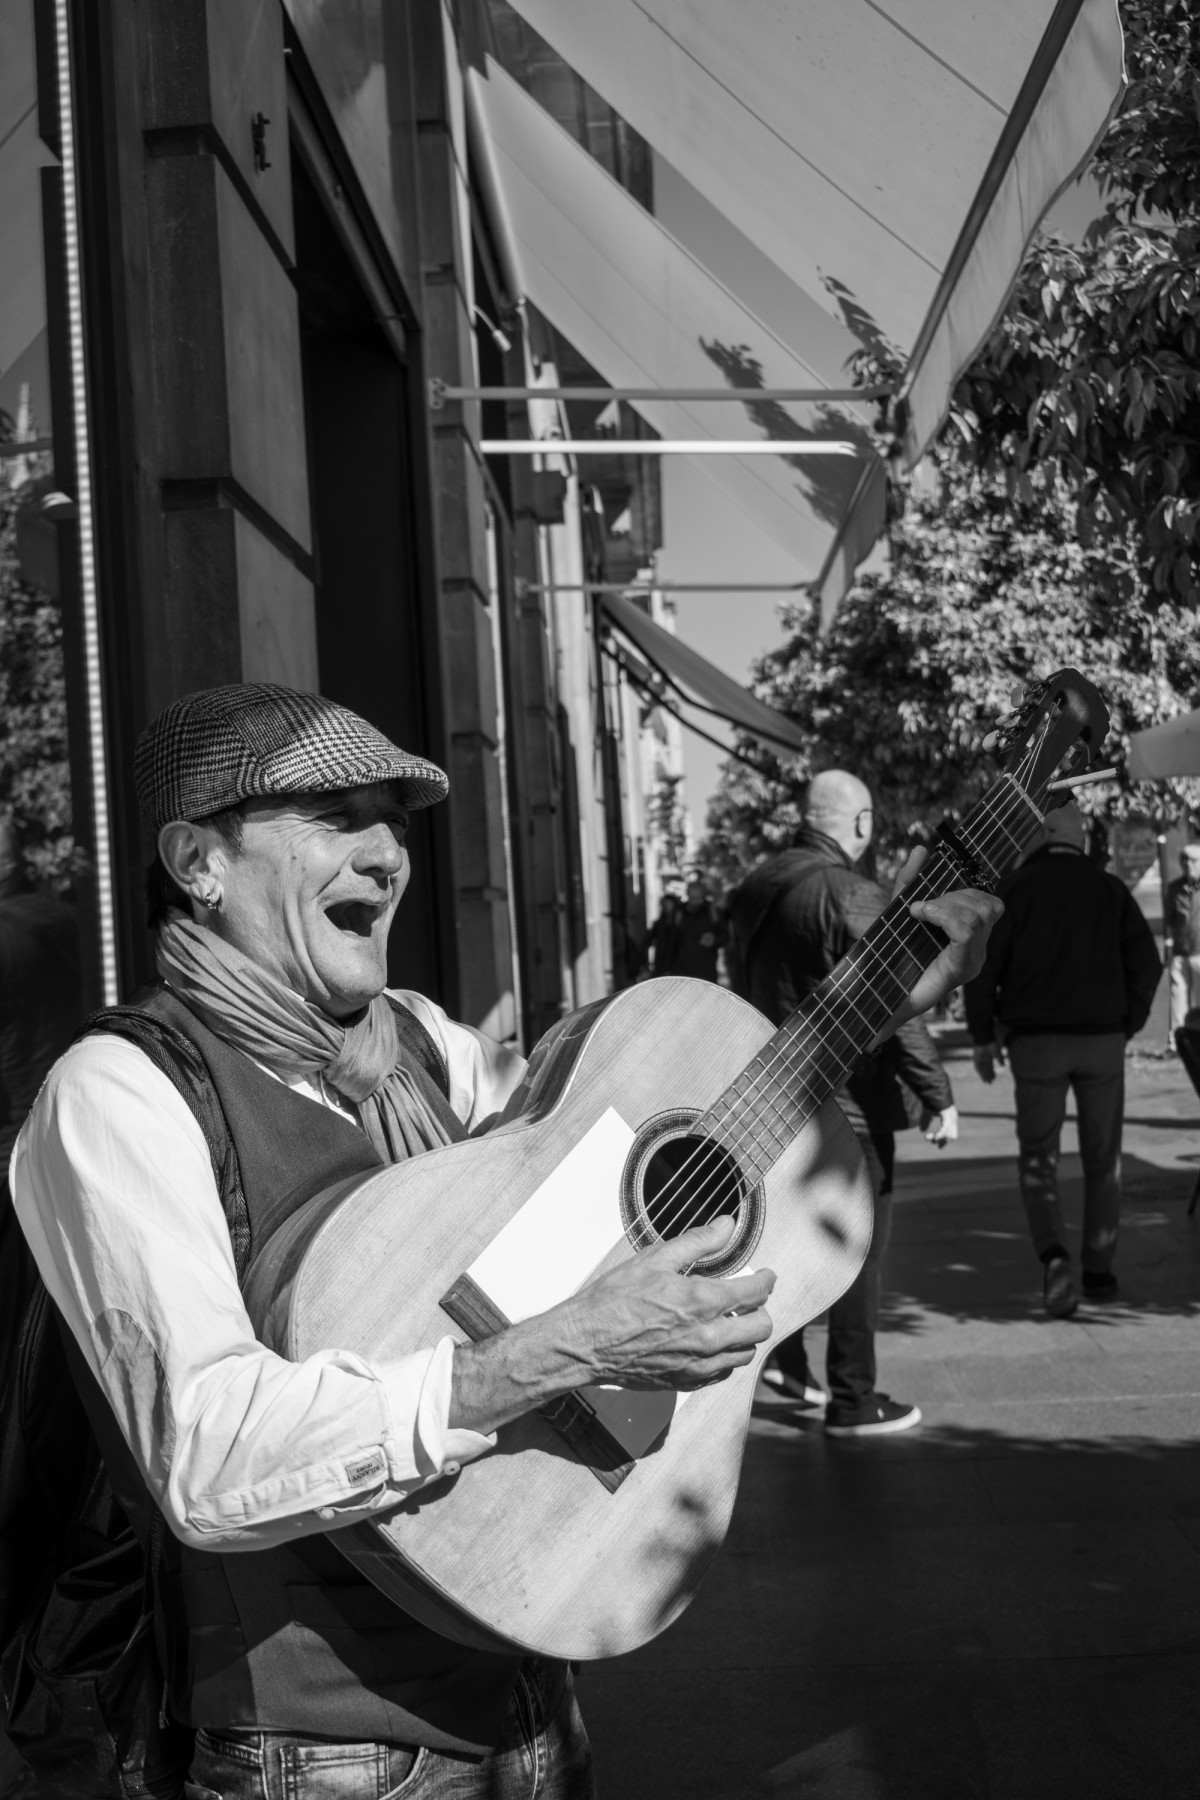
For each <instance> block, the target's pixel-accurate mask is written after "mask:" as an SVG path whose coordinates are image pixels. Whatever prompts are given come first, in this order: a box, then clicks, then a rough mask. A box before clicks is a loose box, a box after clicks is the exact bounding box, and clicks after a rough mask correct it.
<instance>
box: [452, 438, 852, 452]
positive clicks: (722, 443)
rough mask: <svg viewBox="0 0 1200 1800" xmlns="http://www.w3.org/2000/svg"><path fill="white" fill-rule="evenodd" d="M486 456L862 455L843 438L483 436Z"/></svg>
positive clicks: (481, 442)
mask: <svg viewBox="0 0 1200 1800" xmlns="http://www.w3.org/2000/svg"><path fill="white" fill-rule="evenodd" d="M479 448H480V450H481V452H482V453H483V455H484V456H861V455H862V454H863V452H862V450H861V448H860V447H859V445H857V444H851V443H848V442H847V441H846V440H845V439H844V438H834V439H824V438H744V439H743V438H553V437H552V438H481V439H480V441H479Z"/></svg>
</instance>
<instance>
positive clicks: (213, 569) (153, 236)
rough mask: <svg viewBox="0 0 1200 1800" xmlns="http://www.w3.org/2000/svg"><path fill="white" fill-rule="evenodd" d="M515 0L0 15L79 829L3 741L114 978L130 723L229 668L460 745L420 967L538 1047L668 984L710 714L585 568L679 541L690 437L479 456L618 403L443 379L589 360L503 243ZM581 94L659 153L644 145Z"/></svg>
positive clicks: (17, 483) (33, 558) (65, 752)
mask: <svg viewBox="0 0 1200 1800" xmlns="http://www.w3.org/2000/svg"><path fill="white" fill-rule="evenodd" d="M16 14H20V15H21V16H20V18H19V19H18V18H16V17H15V15H16ZM9 15H12V16H11V17H10V16H9ZM497 21H499V26H500V29H501V30H503V29H504V28H505V17H504V9H503V8H501V7H498V6H497V5H495V4H492V5H483V4H476V0H463V4H462V5H461V6H452V5H451V4H449V0H406V3H405V4H402V5H393V4H390V3H385V0H237V3H236V4H235V3H234V0H136V3H134V4H127V3H121V4H118V3H117V0H14V5H13V7H11V8H7V9H6V23H5V25H4V28H3V29H4V34H5V39H4V45H3V48H4V49H5V51H6V59H5V60H6V74H5V75H4V77H3V79H2V82H0V106H2V107H3V108H4V109H5V116H0V137H3V133H4V130H5V128H6V127H7V126H9V125H13V126H14V129H13V131H10V134H9V138H8V139H6V140H5V142H4V144H3V145H0V158H3V157H7V161H8V166H7V167H4V166H3V165H2V164H0V175H3V177H4V179H3V184H2V185H0V208H3V209H4V216H0V231H2V232H3V234H4V239H5V241H6V242H7V243H9V244H12V245H17V246H19V248H20V250H21V253H22V257H23V258H26V259H31V267H30V268H27V269H25V273H26V275H27V276H28V277H29V279H28V280H27V282H26V288H27V289H28V291H22V292H21V294H19V295H17V296H16V297H15V299H14V298H13V296H12V295H10V293H9V291H8V287H7V284H6V290H5V295H4V298H3V302H2V306H3V310H4V320H3V326H4V329H5V331H6V334H7V335H6V336H4V337H0V411H2V414H3V417H0V426H2V427H3V433H4V436H5V437H6V438H7V442H5V443H3V444H2V445H0V448H3V449H4V451H5V460H4V462H3V464H2V465H0V466H2V467H3V469H4V470H5V471H6V474H5V486H4V493H5V508H6V512H5V520H6V521H7V525H8V527H10V529H7V531H6V535H5V537H4V539H3V545H2V547H0V558H3V557H7V562H6V563H2V564H0V567H2V568H3V570H4V575H3V578H4V579H5V581H6V582H7V583H8V584H9V585H10V586H12V588H13V591H14V592H17V593H19V594H20V595H22V596H23V597H24V598H23V599H22V605H26V607H27V610H28V608H33V609H34V611H36V609H37V607H38V605H40V606H41V607H42V611H43V613H44V614H45V620H44V624H45V632H49V633H50V636H51V637H53V636H54V634H55V633H56V632H57V634H58V635H57V643H58V646H59V647H58V651H57V654H58V655H59V656H60V659H61V674H60V676H59V677H58V679H59V680H60V681H61V688H62V693H63V696H64V697H65V700H64V704H65V718H66V729H65V739H66V741H65V744H64V743H62V742H60V741H59V739H61V738H62V735H63V734H62V732H61V730H60V732H59V739H55V737H54V733H53V731H49V732H48V734H46V741H45V743H44V744H41V745H40V747H38V748H36V749H34V750H32V751H28V752H27V758H28V757H31V758H32V759H33V761H34V762H35V763H36V762H37V759H38V758H39V757H40V758H42V760H43V762H44V763H45V765H46V767H47V769H48V768H49V767H50V764H51V763H54V765H55V767H56V768H57V769H58V771H59V776H58V779H59V786H60V789H61V792H62V793H63V794H67V795H68V799H67V800H66V801H65V802H63V803H62V804H60V809H59V810H60V812H61V811H62V810H63V805H66V806H68V807H69V811H70V818H69V819H68V820H60V821H59V826H60V827H61V828H60V829H59V830H58V836H57V838H56V839H55V840H54V842H55V844H56V845H57V849H56V850H53V851H51V850H45V849H44V846H43V845H42V840H43V839H44V838H45V837H46V832H45V830H43V827H44V826H45V823H46V820H45V817H44V816H43V817H42V818H41V819H40V820H39V818H38V817H37V816H36V813H35V809H34V808H33V803H32V801H30V800H29V798H28V795H27V796H26V799H25V800H20V798H19V796H17V798H14V794H15V792H16V790H15V788H14V786H13V783H14V780H15V777H13V776H11V774H10V775H4V774H3V773H2V772H0V810H4V809H5V808H6V807H7V809H8V810H9V811H11V812H14V814H15V815H16V816H17V826H18V836H19V837H20V838H21V839H22V841H23V842H24V843H25V844H26V845H27V847H28V853H29V857H30V858H31V859H32V860H31V867H34V868H35V872H36V871H37V870H38V869H39V868H41V864H38V863H37V857H38V856H41V858H42V864H44V865H45V866H46V868H45V869H43V870H42V872H43V873H45V872H46V869H49V876H50V877H52V878H53V879H54V880H55V881H56V882H57V883H58V884H59V886H60V887H66V886H68V885H69V886H70V887H71V888H72V889H73V891H74V893H75V895H76V897H77V899H78V903H79V907H80V918H81V936H82V940H83V948H84V960H85V967H86V969H87V972H88V982H87V986H88V992H87V998H88V999H89V1000H90V1001H92V1002H99V1001H100V1000H101V999H114V998H116V997H117V996H118V995H121V996H125V995H127V994H128V993H130V992H131V991H132V990H133V989H134V988H136V987H137V986H138V985H139V983H140V982H141V981H143V980H144V979H146V978H147V977H148V976H149V975H150V974H151V973H152V963H151V955H150V946H149V942H148V938H147V934H146V931H145V928H144V924H143V904H142V888H143V882H144V869H145V863H146V859H147V856H148V854H149V849H150V847H149V846H148V845H146V844H145V843H144V842H143V840H142V837H141V833H140V830H139V824H138V819H137V814H136V805H135V799H134V795H133V791H132V776H131V770H132V752H133V746H134V743H135V742H136V738H137V735H138V733H139V731H140V730H141V729H142V727H143V726H144V724H145V723H146V721H147V720H148V719H150V718H151V717H153V716H154V714H155V713H157V712H158V711H159V710H161V708H162V707H164V706H165V705H167V704H168V703H169V702H170V701H171V700H172V699H174V698H175V697H177V696H178V695H180V694H183V693H187V692H189V691H191V690H193V689H196V688H199V687H203V686H207V685H210V684H213V683H218V682H225V681H238V680H245V681H278V682H284V683H288V684H290V685H295V686H299V687H303V688H311V689H316V690H320V691H321V692H324V693H327V694H329V695H331V696H332V697H333V698H335V699H337V700H340V701H343V702H344V703H346V704H347V705H349V706H352V707H354V708H355V709H356V710H358V711H360V712H362V713H364V714H365V715H366V716H367V717H369V718H370V719H372V720H373V721H374V722H375V723H376V724H377V725H378V726H380V727H381V728H382V729H383V730H385V731H386V732H388V733H389V735H391V736H393V737H394V738H396V739H397V740H398V741H400V742H401V743H404V744H406V745H408V746H410V747H412V748H414V749H417V750H420V751H421V752H423V753H425V754H428V755H430V756H432V757H433V758H434V759H435V760H437V761H438V762H440V763H442V764H443V765H444V766H445V767H446V768H447V769H448V771H449V773H450V777H451V784H452V786H451V798H450V800H449V802H448V803H447V804H446V805H445V806H444V807H440V808H435V809H433V810H432V811H431V812H430V813H429V814H427V815H421V816H420V817H419V818H418V819H417V820H416V821H415V824H414V830H413V837H412V845H413V864H414V874H413V880H412V883H411V886H410V889H409V893H408V896H407V897H406V899H405V902H404V905H403V908H402V910H401V913H400V915H399V919H398V922H397V925H396V928H395V930H394V932H393V941H392V946H391V968H390V974H391V978H392V979H393V980H394V981H395V982H396V983H398V984H402V985H407V986H414V987H417V988H420V989H422V990H423V991H425V992H428V993H430V994H433V995H435V996H436V997H438V998H439V999H440V1000H442V1001H443V1003H444V1004H445V1005H446V1006H447V1007H448V1008H449V1010H450V1011H451V1012H452V1013H454V1014H455V1015H456V1016H459V1017H461V1018H464V1019H466V1020H468V1021H470V1022H472V1023H474V1024H477V1025H480V1026H482V1027H483V1028H485V1029H487V1030H490V1031H492V1032H494V1033H496V1034H497V1035H499V1036H501V1037H517V1038H519V1039H520V1040H521V1041H523V1042H524V1043H525V1044H528V1043H530V1042H531V1041H533V1040H534V1039H536V1037H538V1036H540V1035H541V1033H542V1032H543V1031H544V1030H545V1029H546V1028H547V1027H548V1026H549V1025H550V1024H551V1023H553V1021H554V1020H555V1019H557V1018H558V1017H560V1016H561V1014H562V1013H563V1012H564V1011H565V1010H569V1009H570V1008H572V1007H574V1006H576V1005H579V1004H582V1003H583V1002H585V1001H587V1000H590V999H594V998H596V997H598V996H600V995H602V994H604V993H607V992H609V991H611V989H612V988H613V987H614V986H620V985H623V984H624V983H625V982H627V981H629V980H631V979H633V978H634V977H635V975H636V973H637V968H638V958H639V948H640V944H641V941H642V938H643V937H644V934H645V928H646V923H647V897H649V901H650V905H651V908H653V906H654V903H655V901H656V899H657V895H658V893H659V891H660V890H661V884H662V880H663V877H664V874H665V873H669V872H670V871H671V870H672V869H673V868H674V866H675V864H676V863H677V862H678V858H679V853H680V846H681V844H682V839H681V838H680V836H679V829H678V816H677V815H678V790H679V780H680V774H681V759H680V755H679V744H678V728H677V726H676V725H675V724H674V723H673V722H671V723H664V721H663V718H662V716H661V713H660V711H659V709H656V708H655V707H654V706H653V705H652V704H647V702H646V700H645V698H644V697H643V696H639V695H637V694H636V693H635V692H634V691H633V690H632V689H631V687H630V685H629V683H628V681H627V680H626V678H625V676H624V675H623V673H622V671H621V668H620V666H619V664H618V661H617V660H616V659H615V658H614V657H613V656H612V655H611V654H610V653H609V649H610V647H609V646H608V644H607V634H606V631H605V629H604V628H603V626H602V624H600V623H599V622H598V616H597V613H596V610H595V604H594V601H593V598H592V595H591V593H590V591H589V583H595V582H598V581H603V580H613V579H617V580H625V579H628V578H631V577H632V576H633V575H634V573H636V572H637V571H639V570H642V571H644V570H645V569H647V568H648V567H650V566H652V561H653V554H654V551H655V549H656V548H657V546H658V543H659V541H660V538H661V524H660V518H659V512H660V508H659V502H658V483H657V466H656V465H653V466H652V465H651V459H649V458H640V457H636V456H635V457H630V458H621V459H615V458H612V459H610V458H599V457H598V458H589V459H583V460H582V461H581V460H578V459H574V458H569V457H567V456H566V455H563V454H556V453H555V452H554V450H553V448H552V446H549V447H548V449H547V452H546V454H545V455H544V456H541V457H537V458H527V457H526V458H517V457H506V456H492V457H486V458H485V457H484V456H483V454H482V453H481V451H480V448H479V445H480V440H481V438H482V437H484V436H486V437H488V438H490V439H496V438H503V437H505V436H512V437H517V438H528V437H530V436H539V437H553V436H560V437H561V436H566V435H569V434H570V433H571V432H572V431H573V430H575V431H577V430H578V428H579V425H580V423H581V422H582V423H586V424H587V426H588V427H589V428H590V427H591V426H592V425H593V424H594V421H595V418H596V415H597V414H598V413H599V412H600V410H601V409H600V408H598V407H594V406H593V407H592V408H591V409H590V413H589V414H588V415H587V417H586V418H585V417H584V415H583V414H582V413H581V414H580V415H579V417H578V418H577V417H575V416H573V415H574V414H575V411H576V409H575V403H573V402H567V403H565V404H564V403H562V402H554V401H546V402H542V401H539V400H534V401H533V402H531V403H530V404H528V405H526V404H525V403H524V402H512V401H509V402H507V403H506V402H485V403H480V402H479V401H477V400H464V401H456V400H442V399H441V398H440V395H439V394H438V393H437V392H432V393H431V387H430V382H431V378H434V379H436V381H437V382H440V383H442V384H444V385H448V386H450V387H477V386H479V385H480V384H481V383H482V384H493V385H504V386H524V385H531V386H537V385H539V384H544V385H546V386H555V385H559V384H564V385H570V383H571V382H572V381H575V382H578V381H580V380H582V379H583V378H585V377H586V376H587V375H588V374H589V373H591V372H589V371H587V369H586V365H583V364H582V363H581V359H578V358H577V357H575V356H574V354H573V352H572V350H571V347H570V346H569V345H568V344H566V343H565V342H563V341H562V340H561V339H559V338H558V337H557V334H556V333H555V332H554V331H553V329H552V327H550V326H549V325H548V324H547V323H546V321H544V320H541V319H540V318H538V317H537V315H535V314H533V313H532V311H531V309H528V308H524V307H521V306H520V305H519V304H518V301H519V293H518V291H517V288H516V285H515V282H514V280H513V276H512V272H511V269H510V268H509V267H508V266H507V263H506V255H507V252H506V246H505V243H504V233H503V226H502V221H501V220H498V218H497V216H496V210H495V196H494V192H493V189H492V187H491V184H490V182H489V175H488V170H487V168H486V156H485V155H484V154H483V151H482V147H481V142H480V139H479V135H478V133H477V131H476V129H475V127H474V125H473V122H472V116H471V105H470V93H469V83H468V82H467V79H466V75H467V71H468V69H469V67H470V66H471V60H472V58H473V57H477V56H478V54H479V45H480V43H481V41H483V38H484V37H486V39H487V41H488V42H489V43H491V44H493V45H494V43H495V42H496V31H497ZM481 34H482V35H481ZM526 48H527V46H526ZM557 74H558V75H559V76H561V68H559V69H558V71H557ZM555 75H556V71H555V70H553V69H551V70H550V71H549V73H547V70H546V69H545V68H542V69H540V70H539V71H538V79H539V80H542V81H546V80H549V81H550V83H551V86H552V87H553V81H554V78H555ZM560 88H561V82H560ZM556 91H557V90H556ZM572 96H573V104H576V106H577V110H578V107H579V106H580V105H581V106H582V111H580V112H578V118H579V120H580V129H581V130H585V131H588V132H592V133H599V134H600V136H601V139H602V142H601V144H600V153H601V154H604V155H608V156H609V157H622V158H624V164H623V166H627V167H628V168H629V170H630V171H631V173H630V179H631V180H634V181H637V182H642V183H643V184H644V183H645V181H647V180H648V179H649V159H648V155H643V154H642V152H641V151H639V148H638V145H637V143H636V142H634V141H632V140H631V139H630V136H629V134H628V132H627V131H626V132H625V133H624V135H622V133H621V131H619V130H617V129H616V126H615V125H614V123H613V121H612V120H611V119H609V120H608V121H607V127H608V135H607V137H604V135H603V133H604V130H605V126H606V121H605V119H604V118H603V117H602V116H601V112H602V109H600V108H597V107H596V106H589V102H588V94H587V91H582V97H581V90H580V88H579V86H578V84H577V85H576V86H575V87H573V88H572ZM568 98H569V97H568ZM593 98H594V97H593ZM559 102H560V103H561V104H562V105H565V104H566V100H565V99H564V98H563V95H562V94H561V93H560V94H559ZM618 123H619V122H618ZM12 145H15V146H16V149H17V151H19V152H20V155H19V157H14V155H13V152H12V149H11V148H10V146H12ZM642 150H644V146H642ZM9 266H10V267H13V266H15V265H14V264H13V263H12V262H11V260H9ZM22 266H23V267H24V263H23V265H22ZM14 309H15V311H14ZM593 379H594V376H593ZM568 415H572V416H568ZM603 428H604V426H603V422H601V425H600V429H601V430H603ZM630 429H644V428H641V427H630V426H629V423H628V421H625V422H624V424H623V426H622V430H623V434H624V433H626V432H628V430H630ZM6 592H7V589H6ZM644 604H646V605H647V606H648V607H650V608H651V609H653V608H654V606H655V605H657V607H658V611H659V614H660V616H661V613H662V603H661V601H658V602H655V601H647V602H645V603H644ZM39 616H40V615H39ZM45 632H43V636H45ZM47 654H48V655H49V656H50V661H51V662H52V661H53V654H54V653H53V651H51V652H47ZM56 666H57V665H56ZM47 667H49V665H47ZM46 679H47V680H48V681H49V682H50V685H51V686H53V681H54V679H55V678H54V676H53V671H51V673H50V674H49V675H48V676H47V677H46ZM17 754H18V752H17V750H16V749H11V753H10V755H9V760H10V761H12V760H13V758H15V757H16V756H17ZM64 762H65V763H68V764H69V781H68V780H67V777H66V773H65V771H64V768H63V765H64ZM47 780H50V777H49V776H47ZM5 782H7V787H5V786H4V785H3V783H5ZM26 785H27V786H28V784H26ZM22 807H23V808H24V810H23V811H22ZM664 809H665V810H664ZM43 813H44V809H43ZM39 834H40V835H39ZM55 859H56V860H55ZM51 862H53V868H52V869H50V868H49V865H50V863H51Z"/></svg>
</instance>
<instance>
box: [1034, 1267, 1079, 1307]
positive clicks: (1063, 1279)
mask: <svg viewBox="0 0 1200 1800" xmlns="http://www.w3.org/2000/svg"><path fill="white" fill-rule="evenodd" d="M1042 1298H1043V1300H1044V1301H1045V1303H1046V1311H1047V1313H1048V1314H1049V1315H1050V1317H1051V1318H1052V1319H1069V1318H1070V1317H1071V1314H1072V1313H1073V1312H1074V1311H1075V1308H1076V1307H1077V1306H1078V1305H1079V1301H1078V1299H1077V1298H1076V1296H1075V1281H1074V1278H1073V1276H1072V1274H1071V1259H1070V1257H1069V1256H1052V1257H1051V1258H1050V1260H1049V1262H1048V1263H1047V1264H1046V1273H1045V1275H1044V1276H1043V1278H1042Z"/></svg>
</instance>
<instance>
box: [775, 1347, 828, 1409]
mask: <svg viewBox="0 0 1200 1800" xmlns="http://www.w3.org/2000/svg"><path fill="white" fill-rule="evenodd" d="M762 1380H763V1381H764V1382H765V1383H766V1385H767V1386H768V1387H769V1388H773V1389H774V1391H775V1392H776V1393H777V1394H778V1395H779V1396H780V1398H781V1399H784V1400H795V1401H796V1402H797V1404H798V1405H800V1406H824V1404H825V1402H826V1401H827V1400H828V1398H829V1395H828V1394H827V1393H826V1392H825V1389H824V1388H819V1387H818V1386H817V1384H816V1382H815V1381H814V1380H813V1379H812V1377H811V1375H810V1376H809V1378H808V1380H807V1381H802V1380H801V1378H800V1377H799V1376H798V1375H789V1374H788V1373H787V1371H786V1370H784V1369H781V1368H779V1366H778V1365H777V1363H776V1361H775V1358H774V1357H773V1356H771V1357H768V1358H767V1361H766V1363H765V1364H764V1365H763V1372H762Z"/></svg>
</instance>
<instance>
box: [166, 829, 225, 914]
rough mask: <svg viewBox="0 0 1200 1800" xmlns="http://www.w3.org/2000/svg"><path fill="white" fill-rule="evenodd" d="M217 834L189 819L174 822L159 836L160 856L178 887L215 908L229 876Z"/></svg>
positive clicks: (193, 898) (193, 897)
mask: <svg viewBox="0 0 1200 1800" xmlns="http://www.w3.org/2000/svg"><path fill="white" fill-rule="evenodd" d="M213 840H214V834H213V833H212V832H210V831H206V830H205V828H204V827H203V826H202V825H193V824H192V823H191V822H190V820H187V819H174V820H172V822H171V823H170V824H169V825H164V826H163V828H162V830H161V831H160V832H159V834H158V854H159V855H160V856H161V858H162V862H163V867H164V868H165V869H166V871H167V874H168V875H169V876H170V877H171V880H172V881H173V882H174V883H175V885H176V887H178V888H181V889H182V891H183V892H184V893H185V894H186V895H187V896H188V898H189V899H191V900H196V901H198V902H199V903H200V904H201V905H205V906H211V905H212V904H213V896H214V894H215V895H216V896H217V897H218V898H219V896H220V889H221V883H222V880H223V877H224V874H225V863H224V858H223V857H222V856H221V853H220V848H219V846H218V845H217V844H215V843H214V841H213Z"/></svg>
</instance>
